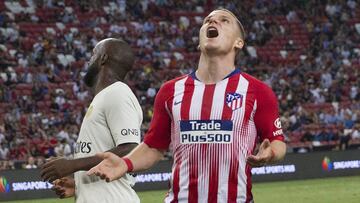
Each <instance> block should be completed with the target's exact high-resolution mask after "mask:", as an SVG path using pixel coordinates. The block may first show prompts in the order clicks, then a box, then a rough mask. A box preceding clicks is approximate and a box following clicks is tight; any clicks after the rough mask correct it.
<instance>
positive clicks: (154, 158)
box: [87, 143, 164, 182]
mask: <svg viewBox="0 0 360 203" xmlns="http://www.w3.org/2000/svg"><path fill="white" fill-rule="evenodd" d="M163 154H164V152H163V151H160V150H158V149H155V148H150V147H149V146H148V145H146V144H145V143H141V144H140V145H139V146H137V147H136V148H135V149H134V150H133V151H132V152H131V153H130V154H129V155H128V156H126V157H127V158H128V159H130V161H131V162H132V165H133V167H134V168H133V171H141V170H146V169H148V168H150V167H151V166H153V165H154V164H155V163H157V162H158V161H159V160H160V159H161V158H162V157H163ZM98 156H99V157H101V158H102V159H104V160H103V161H102V162H101V163H99V164H98V165H97V166H95V167H93V168H92V169H90V170H89V171H88V173H87V174H88V175H97V176H100V177H101V178H102V179H106V181H107V182H110V181H113V180H116V179H118V178H120V177H122V176H123V175H124V174H125V173H126V172H128V166H127V165H126V163H125V161H124V160H123V159H121V158H120V157H118V156H116V155H115V154H113V153H109V152H106V153H100V154H99V155H98Z"/></svg>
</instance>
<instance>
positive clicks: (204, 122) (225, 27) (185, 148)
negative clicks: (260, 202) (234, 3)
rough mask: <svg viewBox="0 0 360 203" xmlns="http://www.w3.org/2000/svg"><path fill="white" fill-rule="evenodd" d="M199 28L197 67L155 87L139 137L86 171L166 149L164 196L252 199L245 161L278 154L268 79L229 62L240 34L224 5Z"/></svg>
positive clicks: (144, 162) (279, 139)
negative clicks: (124, 151)
mask: <svg viewBox="0 0 360 203" xmlns="http://www.w3.org/2000/svg"><path fill="white" fill-rule="evenodd" d="M199 35H200V45H199V49H200V51H201V55H200V60H199V64H198V69H197V70H196V71H195V72H193V73H191V74H189V75H185V76H182V77H179V78H176V79H173V80H171V81H168V82H166V83H165V84H164V85H163V86H162V87H161V89H160V90H159V92H158V94H157V96H156V99H155V104H154V116H153V119H152V121H151V125H150V128H149V130H148V132H147V135H146V136H145V140H144V142H143V143H142V144H140V145H139V146H138V147H137V148H135V150H133V151H132V152H131V153H130V154H129V155H127V156H126V157H125V158H119V157H118V156H115V155H113V154H112V153H103V154H99V156H100V157H102V158H103V159H104V160H103V161H102V162H101V163H100V164H99V165H97V166H96V167H93V168H92V169H91V170H90V171H89V172H88V175H93V174H95V175H97V176H100V177H101V178H103V179H106V181H112V180H115V179H117V178H119V177H121V176H123V174H125V173H126V172H128V171H140V170H144V169H147V168H149V167H151V166H152V165H154V164H155V163H156V162H157V161H159V160H160V159H161V158H162V157H163V153H164V152H165V151H166V150H168V149H170V150H171V151H172V153H173V157H174V163H173V167H172V178H171V188H170V191H169V193H168V195H167V196H166V198H165V202H189V203H190V202H199V203H203V202H210V203H216V202H218V203H224V202H253V197H252V193H251V167H253V166H255V167H256V166H263V165H265V164H270V163H274V162H276V161H279V160H281V159H283V157H284V156H285V151H286V145H285V143H284V142H283V140H284V137H283V132H282V129H281V123H280V120H279V115H278V104H277V99H276V97H275V95H274V93H273V91H272V90H271V88H270V87H268V86H267V85H266V84H264V83H263V82H261V81H259V80H257V79H256V78H254V77H252V76H250V75H248V74H246V73H244V72H241V68H240V69H238V68H236V67H235V57H236V55H237V53H238V51H239V50H241V49H242V48H243V46H244V35H245V34H244V29H243V27H242V25H241V23H240V21H239V20H238V19H237V18H236V17H235V15H234V14H233V13H232V12H230V11H228V10H224V9H219V10H214V11H213V12H211V13H210V14H209V15H208V16H207V17H206V18H205V19H204V23H203V25H202V27H201V29H200V34H199ZM258 141H260V143H261V145H260V148H259V151H258V153H256V154H253V153H254V148H255V146H256V143H257V142H258Z"/></svg>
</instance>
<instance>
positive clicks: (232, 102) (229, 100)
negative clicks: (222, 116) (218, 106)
mask: <svg viewBox="0 0 360 203" xmlns="http://www.w3.org/2000/svg"><path fill="white" fill-rule="evenodd" d="M242 102H243V95H241V94H239V93H228V94H226V105H227V106H228V107H229V108H231V109H232V110H233V111H234V110H236V109H238V108H240V107H241V106H242Z"/></svg>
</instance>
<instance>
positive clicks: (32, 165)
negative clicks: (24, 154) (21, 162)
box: [24, 156, 37, 169]
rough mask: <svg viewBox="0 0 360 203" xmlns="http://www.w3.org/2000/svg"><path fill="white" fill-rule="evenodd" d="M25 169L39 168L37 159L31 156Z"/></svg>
mask: <svg viewBox="0 0 360 203" xmlns="http://www.w3.org/2000/svg"><path fill="white" fill-rule="evenodd" d="M24 168H25V169H34V168H37V165H36V164H35V158H34V157H32V156H29V158H28V159H27V163H26V165H25V166H24Z"/></svg>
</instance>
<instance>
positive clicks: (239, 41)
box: [234, 37, 245, 49]
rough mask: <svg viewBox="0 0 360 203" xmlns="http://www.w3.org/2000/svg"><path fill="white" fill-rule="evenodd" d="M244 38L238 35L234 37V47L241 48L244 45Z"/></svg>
mask: <svg viewBox="0 0 360 203" xmlns="http://www.w3.org/2000/svg"><path fill="white" fill-rule="evenodd" d="M244 44H245V43H244V40H242V39H241V38H240V37H239V38H237V39H236V41H235V46H234V47H235V48H237V49H242V48H243V47H244Z"/></svg>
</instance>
